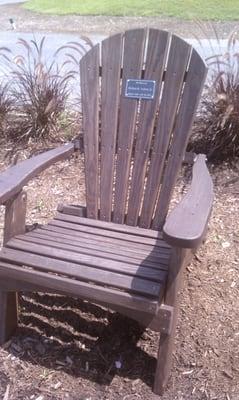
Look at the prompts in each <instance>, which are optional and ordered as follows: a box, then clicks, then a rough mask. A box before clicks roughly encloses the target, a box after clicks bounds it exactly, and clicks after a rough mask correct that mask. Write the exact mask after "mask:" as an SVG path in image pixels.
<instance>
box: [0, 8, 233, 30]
mask: <svg viewBox="0 0 239 400" xmlns="http://www.w3.org/2000/svg"><path fill="white" fill-rule="evenodd" d="M0 11H1V13H0V30H5V31H6V30H9V29H11V27H10V23H9V18H13V20H14V22H15V24H16V28H17V31H22V32H37V31H42V32H65V33H66V32H68V33H79V34H103V35H109V34H113V33H116V32H119V31H124V30H126V29H129V28H135V27H145V26H149V27H153V28H160V29H166V30H169V31H171V32H173V33H176V34H178V35H181V36H183V37H186V38H188V37H194V36H195V35H196V36H197V37H204V36H206V37H215V34H214V33H213V27H214V28H215V30H216V32H217V33H218V35H219V37H221V38H226V37H228V35H229V34H230V32H231V31H232V30H234V29H235V28H237V26H238V22H237V21H217V22H213V23H212V24H211V23H205V24H204V29H203V30H202V29H200V28H199V27H198V24H197V23H196V22H195V21H186V20H179V19H177V18H172V17H171V18H170V17H169V18H165V17H163V18H161V17H105V16H80V15H71V16H55V15H44V14H38V13H32V12H31V11H27V10H24V9H23V8H22V5H21V4H10V5H4V6H1V9H0Z"/></svg>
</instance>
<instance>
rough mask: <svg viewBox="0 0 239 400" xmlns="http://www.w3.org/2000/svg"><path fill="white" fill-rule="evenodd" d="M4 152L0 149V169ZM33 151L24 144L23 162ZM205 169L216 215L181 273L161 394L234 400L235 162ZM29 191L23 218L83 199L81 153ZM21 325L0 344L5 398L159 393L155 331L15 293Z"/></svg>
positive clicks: (237, 376)
mask: <svg viewBox="0 0 239 400" xmlns="http://www.w3.org/2000/svg"><path fill="white" fill-rule="evenodd" d="M10 148H11V146H9V145H5V146H2V148H1V153H0V168H1V169H2V170H3V169H4V168H6V165H7V164H9V162H11V161H10V159H9V157H7V158H6V157H5V156H6V154H7V153H8V151H9V150H10ZM32 152H33V150H32V151H30V150H29V148H28V150H24V149H23V150H21V151H20V152H19V159H21V158H24V157H27V156H29V155H30V153H32ZM34 152H36V149H34ZM15 160H16V158H15ZM210 170H211V173H212V177H213V180H214V184H215V202H214V208H213V214H212V218H211V222H210V228H209V232H208V237H207V241H206V243H205V245H204V246H202V247H201V248H200V250H199V251H198V253H197V255H196V256H195V257H194V259H193V262H192V264H191V265H190V266H189V267H187V268H186V270H185V279H184V288H183V290H182V293H181V309H180V317H179V322H178V330H177V337H176V347H175V353H174V365H173V370H172V377H171V379H170V382H169V387H168V390H167V391H166V392H165V395H164V396H163V397H162V400H173V399H175V400H204V399H205V400H208V399H210V400H224V399H225V400H238V399H239V300H238V299H239V285H238V283H239V278H238V273H239V253H238V243H239V231H238V215H239V204H238V195H239V179H238V172H239V164H238V163H236V162H235V163H234V164H233V166H230V165H228V164H223V165H222V166H220V167H214V166H210ZM185 176H186V178H183V177H182V176H181V177H179V179H178V185H177V189H176V191H175V196H174V201H178V199H179V198H180V197H181V195H182V193H183V192H185V190H186V188H187V185H188V182H189V180H190V174H189V172H188V170H186V175H185ZM26 190H27V193H28V215H27V223H28V224H33V223H35V222H39V223H44V222H46V221H48V220H49V219H50V218H51V217H52V215H54V212H55V210H56V207H57V204H59V203H71V204H84V177H83V161H82V159H81V156H80V157H79V158H74V157H72V158H71V159H69V160H66V161H64V162H60V163H57V164H56V165H54V166H53V167H51V168H49V169H48V170H46V171H45V172H43V173H42V174H41V175H40V176H38V177H36V178H35V179H34V180H32V181H31V182H30V183H29V185H28V186H27V187H26ZM3 211H4V210H3V207H2V213H1V228H3ZM19 322H20V323H19V328H18V330H17V332H16V334H15V335H14V337H12V338H11V340H10V341H9V342H7V343H6V344H5V345H4V346H2V347H1V348H0V398H1V399H4V400H18V399H19V400H23V399H24V400H30V399H31V400H47V399H51V400H55V399H57V400H63V399H70V400H98V399H102V400H103V399H105V400H106V399H107V400H113V399H114V400H134V399H135V400H136V399H144V400H151V399H156V398H158V397H157V396H155V395H153V394H152V392H151V385H152V382H153V374H154V370H155V365H156V355H157V347H158V339H159V336H158V334H156V333H154V332H152V331H150V330H149V329H146V330H143V329H142V328H141V327H140V325H139V324H137V323H136V322H134V321H132V320H130V319H127V318H125V317H123V316H121V315H119V314H117V313H114V312H112V311H110V310H107V309H105V308H102V307H99V306H97V305H95V304H90V303H88V302H86V301H82V300H78V299H75V298H67V297H65V296H60V295H53V294H47V295H46V294H42V293H33V294H29V293H21V294H20V321H19Z"/></svg>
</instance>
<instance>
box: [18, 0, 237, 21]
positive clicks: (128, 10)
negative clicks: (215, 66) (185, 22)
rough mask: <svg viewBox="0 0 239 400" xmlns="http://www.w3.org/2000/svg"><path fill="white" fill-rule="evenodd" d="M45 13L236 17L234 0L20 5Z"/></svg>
mask: <svg viewBox="0 0 239 400" xmlns="http://www.w3.org/2000/svg"><path fill="white" fill-rule="evenodd" d="M23 7H24V8H27V9H29V10H32V11H37V12H42V13H46V14H59V15H66V14H80V15H121V16H130V15H132V16H137V15H140V16H156V15H159V16H160V15H162V16H172V17H178V18H185V19H191V18H200V19H205V20H207V19H208V20H209V19H211V20H236V19H239V7H238V0H227V1H222V0H220V1H218V0H121V1H119V0H84V1H79V0H70V1H68V2H66V1H65V0H30V1H29V2H27V3H25V4H24V5H23Z"/></svg>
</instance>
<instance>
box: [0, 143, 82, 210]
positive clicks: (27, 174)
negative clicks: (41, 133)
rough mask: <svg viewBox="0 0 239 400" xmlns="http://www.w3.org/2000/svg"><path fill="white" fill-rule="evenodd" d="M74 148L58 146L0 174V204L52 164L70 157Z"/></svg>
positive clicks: (70, 144) (70, 145)
mask: <svg viewBox="0 0 239 400" xmlns="http://www.w3.org/2000/svg"><path fill="white" fill-rule="evenodd" d="M75 148H76V145H75V144H74V143H69V144H66V145H63V146H60V147H58V148H56V149H53V150H49V151H46V152H44V153H42V154H39V155H37V156H34V157H32V158H29V159H28V160H25V161H21V162H20V163H19V164H16V165H14V166H13V167H10V168H8V169H7V170H6V171H4V172H2V173H1V174H0V204H4V203H6V201H7V200H9V199H10V198H11V197H13V196H14V195H15V194H16V193H18V192H19V191H20V190H21V189H22V187H23V186H24V185H26V183H27V182H28V181H29V180H30V179H32V178H34V177H35V176H36V175H37V174H39V173H40V172H42V171H43V170H44V169H46V168H47V167H49V166H51V165H52V164H53V163H55V162H57V161H60V160H63V159H65V158H67V157H68V156H69V155H71V154H72V153H73V152H74V150H75Z"/></svg>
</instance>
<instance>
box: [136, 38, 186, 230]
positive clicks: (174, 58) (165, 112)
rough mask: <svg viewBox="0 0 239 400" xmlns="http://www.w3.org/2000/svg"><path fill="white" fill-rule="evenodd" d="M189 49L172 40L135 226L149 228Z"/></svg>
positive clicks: (182, 43) (176, 40)
mask: <svg viewBox="0 0 239 400" xmlns="http://www.w3.org/2000/svg"><path fill="white" fill-rule="evenodd" d="M190 52H191V47H190V46H189V45H188V44H187V43H186V42H184V41H183V40H181V39H180V38H178V37H177V36H174V35H173V36H172V39H171V44H170V51H169V56H168V62H167V69H166V74H165V81H164V87H163V93H162V99H161V102H160V108H159V118H158V123H157V127H156V131H155V138H154V144H153V148H152V153H151V160H150V165H149V171H148V178H147V182H146V188H145V194H144V199H143V205H142V211H141V215H140V223H139V225H140V226H142V227H144V228H149V227H150V226H151V221H152V218H153V213H154V208H155V204H156V200H157V196H158V192H159V190H160V184H161V179H162V175H163V169H164V165H165V158H166V154H167V150H168V145H169V142H170V138H171V135H172V130H173V126H174V122H175V116H176V112H177V107H178V102H179V99H180V94H181V91H182V86H183V82H184V78H185V71H186V68H187V64H188V59H189V55H190Z"/></svg>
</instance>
